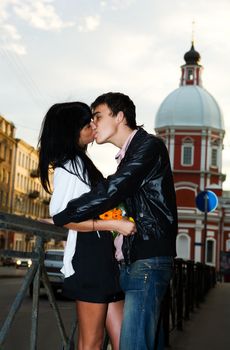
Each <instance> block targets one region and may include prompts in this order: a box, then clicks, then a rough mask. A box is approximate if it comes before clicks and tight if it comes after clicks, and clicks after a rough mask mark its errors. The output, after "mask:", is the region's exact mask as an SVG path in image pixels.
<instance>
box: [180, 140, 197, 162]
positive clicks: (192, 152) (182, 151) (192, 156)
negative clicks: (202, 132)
mask: <svg viewBox="0 0 230 350" xmlns="http://www.w3.org/2000/svg"><path fill="white" fill-rule="evenodd" d="M185 147H191V163H190V164H184V148H185ZM181 165H183V166H186V167H190V166H193V165H194V144H193V142H192V141H190V142H188V141H187V142H186V141H184V142H183V144H182V149H181Z"/></svg>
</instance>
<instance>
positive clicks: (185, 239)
mask: <svg viewBox="0 0 230 350" xmlns="http://www.w3.org/2000/svg"><path fill="white" fill-rule="evenodd" d="M190 241H191V238H190V237H189V235H188V234H187V233H180V234H179V235H178V236H177V239H176V250H177V257H178V258H181V259H185V260H188V259H190Z"/></svg>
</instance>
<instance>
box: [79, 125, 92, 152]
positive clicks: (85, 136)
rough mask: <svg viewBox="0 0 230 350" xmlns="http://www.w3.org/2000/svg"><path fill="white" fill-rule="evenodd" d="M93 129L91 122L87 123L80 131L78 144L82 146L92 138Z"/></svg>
mask: <svg viewBox="0 0 230 350" xmlns="http://www.w3.org/2000/svg"><path fill="white" fill-rule="evenodd" d="M94 134H95V132H94V130H93V128H92V125H91V123H88V124H86V125H85V126H84V128H82V129H81V131H80V137H79V142H78V143H79V146H81V147H84V146H86V145H88V144H89V143H91V142H93V140H94Z"/></svg>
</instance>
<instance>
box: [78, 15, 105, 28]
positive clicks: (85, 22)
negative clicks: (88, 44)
mask: <svg viewBox="0 0 230 350" xmlns="http://www.w3.org/2000/svg"><path fill="white" fill-rule="evenodd" d="M99 25H100V16H98V15H95V16H86V17H84V18H82V20H81V24H80V25H79V26H78V30H79V32H94V31H95V30H97V28H98V27H99Z"/></svg>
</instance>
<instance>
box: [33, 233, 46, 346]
mask: <svg viewBox="0 0 230 350" xmlns="http://www.w3.org/2000/svg"><path fill="white" fill-rule="evenodd" d="M42 246H43V239H42V238H41V237H37V239H36V244H35V252H36V253H37V254H38V255H39V257H40V260H39V266H38V268H37V272H36V274H35V278H34V282H33V303H32V315H31V316H32V317H31V335H30V350H36V349H37V335H38V316H39V295H40V279H41V266H43V263H44V254H43V252H42Z"/></svg>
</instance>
